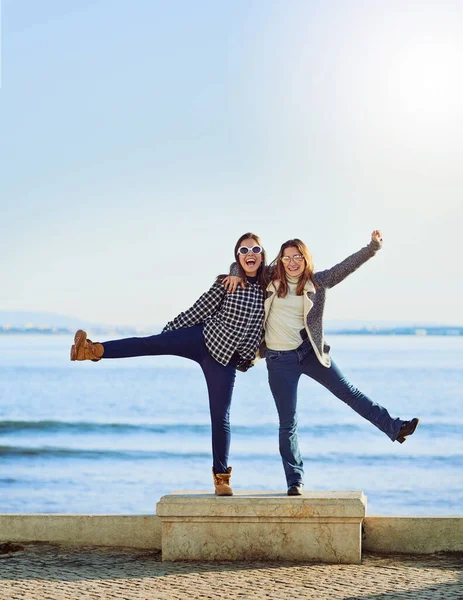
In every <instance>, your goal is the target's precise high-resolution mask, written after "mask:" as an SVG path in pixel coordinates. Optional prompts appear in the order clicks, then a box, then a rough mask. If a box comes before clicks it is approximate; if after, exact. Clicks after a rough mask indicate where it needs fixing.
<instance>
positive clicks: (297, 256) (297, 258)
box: [281, 254, 304, 265]
mask: <svg viewBox="0 0 463 600" xmlns="http://www.w3.org/2000/svg"><path fill="white" fill-rule="evenodd" d="M281 260H282V262H283V263H284V264H285V265H289V263H290V262H291V261H292V260H294V262H295V263H301V262H302V261H303V260H304V257H303V256H302V255H301V254H295V255H294V256H282V257H281Z"/></svg>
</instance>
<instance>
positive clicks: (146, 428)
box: [0, 420, 358, 435]
mask: <svg viewBox="0 0 463 600" xmlns="http://www.w3.org/2000/svg"><path fill="white" fill-rule="evenodd" d="M277 428H278V425H277V424H276V423H264V424H255V425H233V424H232V432H233V433H235V434H240V433H242V434H249V432H251V431H252V433H253V434H261V435H267V434H269V433H271V434H274V433H275V431H276V430H277ZM357 429H358V427H357V426H356V425H351V424H332V425H311V426H302V427H299V432H300V433H312V434H314V435H324V434H326V433H328V432H333V431H334V432H335V433H341V432H345V433H352V432H353V431H356V430H357ZM209 432H210V424H209V423H146V424H145V423H98V422H93V421H54V420H42V421H11V420H9V421H0V435H2V434H20V433H73V434H76V433H82V434H87V433H98V434H124V433H126V434H130V433H161V434H163V433H166V434H167V433H181V434H185V433H195V434H197V433H200V434H202V433H205V434H208V435H209Z"/></svg>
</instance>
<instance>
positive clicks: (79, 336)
mask: <svg viewBox="0 0 463 600" xmlns="http://www.w3.org/2000/svg"><path fill="white" fill-rule="evenodd" d="M103 353H104V348H103V344H94V343H93V342H92V340H89V339H87V334H86V332H85V331H82V329H79V330H78V331H77V333H76V335H75V336H74V344H73V345H72V347H71V360H93V361H94V362H96V361H98V360H100V359H101V357H102V356H103Z"/></svg>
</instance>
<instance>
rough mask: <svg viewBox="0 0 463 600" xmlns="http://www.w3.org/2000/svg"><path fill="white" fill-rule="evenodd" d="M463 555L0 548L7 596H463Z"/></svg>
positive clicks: (52, 599)
mask: <svg viewBox="0 0 463 600" xmlns="http://www.w3.org/2000/svg"><path fill="white" fill-rule="evenodd" d="M462 569H463V555H462V554H461V553H459V554H434V555H431V556H421V557H419V556H405V555H393V556H391V555H389V556H380V555H376V554H365V555H364V559H363V563H362V564H361V565H323V564H316V563H292V562H291V563H290V562H285V563H275V562H254V561H246V562H244V561H243V562H183V563H180V562H178V563H163V562H161V557H160V553H159V552H157V551H156V552H154V551H146V550H134V549H127V548H123V549H121V548H69V547H59V546H51V545H46V544H28V545H26V546H24V547H23V549H22V550H20V551H18V552H10V553H9V554H3V555H1V554H0V599H1V600H29V599H31V600H71V599H75V600H101V599H108V600H112V599H118V600H145V599H146V600H178V599H181V600H184V599H202V598H206V599H207V598H223V599H225V598H230V599H240V600H244V599H248V598H249V599H253V600H254V599H257V600H260V599H269V598H270V599H275V600H276V599H280V598H281V599H285V600H289V599H293V598H307V599H315V600H338V599H341V598H342V599H343V600H354V599H355V600H366V599H369V600H392V599H397V600H408V599H416V600H428V599H429V600H431V599H432V600H439V599H452V600H456V599H459V600H463V577H462Z"/></svg>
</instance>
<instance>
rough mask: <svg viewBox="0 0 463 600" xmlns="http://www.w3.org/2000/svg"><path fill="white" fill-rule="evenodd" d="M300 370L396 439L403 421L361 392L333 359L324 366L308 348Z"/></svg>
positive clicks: (392, 438)
mask: <svg viewBox="0 0 463 600" xmlns="http://www.w3.org/2000/svg"><path fill="white" fill-rule="evenodd" d="M302 370H303V373H304V374H305V375H308V376H309V377H311V378H312V379H315V381H317V382H318V383H321V384H322V385H323V386H324V387H326V388H327V389H328V390H329V391H330V392H331V393H333V394H334V395H335V396H337V397H338V398H339V399H340V400H342V401H343V402H345V403H346V404H347V406H350V407H351V408H352V409H353V410H355V412H356V413H358V414H359V415H360V416H361V417H363V418H364V419H366V420H367V421H370V423H372V424H373V425H375V426H376V427H377V428H378V429H380V430H381V431H382V432H383V433H385V434H386V435H387V436H388V437H389V438H390V439H391V440H392V441H394V440H396V439H397V436H398V434H399V430H400V427H401V425H402V423H403V421H402V420H401V419H393V418H392V417H391V415H390V414H389V413H388V411H387V410H386V409H385V408H384V407H383V406H381V405H380V404H376V402H373V401H372V400H370V398H368V396H365V394H362V392H361V391H360V390H358V389H357V388H356V387H355V386H353V385H352V384H351V383H350V382H349V381H348V380H347V379H346V378H345V377H344V375H343V374H342V373H341V371H340V370H339V369H338V367H337V366H336V364H335V363H334V362H333V361H331V367H329V368H326V367H324V366H323V365H322V364H321V363H320V361H319V360H318V358H317V357H316V356H315V353H314V351H313V350H312V349H310V351H309V353H308V354H307V355H306V356H305V357H304V359H303V361H302Z"/></svg>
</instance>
